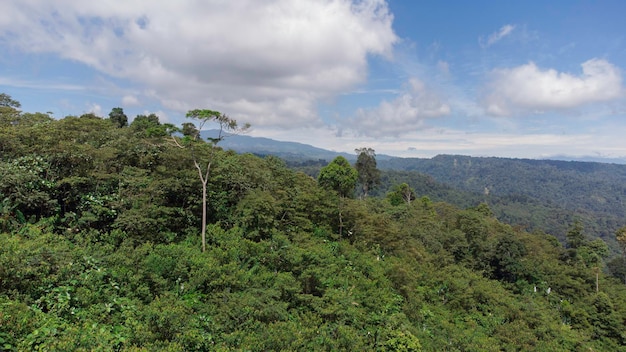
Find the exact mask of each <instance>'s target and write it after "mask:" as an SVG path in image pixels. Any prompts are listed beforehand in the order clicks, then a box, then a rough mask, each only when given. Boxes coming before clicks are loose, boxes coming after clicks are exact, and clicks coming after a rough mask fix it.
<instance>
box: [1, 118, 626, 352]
mask: <svg viewBox="0 0 626 352" xmlns="http://www.w3.org/2000/svg"><path fill="white" fill-rule="evenodd" d="M15 113H16V114H17V115H16V116H17V117H18V118H19V121H20V123H17V124H12V123H9V124H2V125H0V350H7V351H37V350H40V351H98V350H102V351H111V350H112V351H155V350H164V351H230V350H237V351H239V350H249V351H274V350H276V351H278V350H280V351H502V350H505V351H577V350H579V351H589V350H594V351H624V350H626V346H625V345H626V336H625V335H624V322H625V321H626V286H625V285H623V284H622V282H621V281H622V280H623V278H620V279H616V278H613V277H611V276H609V275H606V274H605V273H604V267H603V264H602V263H603V262H602V257H603V255H604V253H605V252H604V250H605V249H606V247H603V243H601V242H594V241H589V240H588V239H587V238H586V237H585V236H583V237H582V242H580V243H578V244H577V245H576V246H568V247H564V246H562V245H560V244H559V242H558V241H557V240H556V239H555V238H554V237H552V236H549V235H546V234H544V233H542V232H539V231H537V232H535V233H527V232H525V231H523V230H522V229H521V228H519V227H512V226H510V225H507V224H504V223H501V222H499V221H498V220H497V219H496V218H495V217H494V215H493V212H492V211H491V209H490V208H489V206H487V205H486V204H478V205H475V206H472V207H466V208H458V207H455V206H453V205H450V204H448V203H444V202H435V201H431V199H430V198H429V197H428V196H427V194H428V193H427V192H424V191H421V190H420V191H415V190H414V189H412V187H414V186H409V184H406V185H400V186H398V187H397V189H395V190H394V192H395V193H393V192H392V193H391V194H390V196H389V197H387V198H384V197H375V196H369V197H367V198H362V199H355V198H353V197H352V196H353V192H354V190H355V187H356V183H357V182H358V171H357V170H356V168H354V167H352V166H351V165H350V164H349V163H348V162H347V160H345V159H343V160H342V159H340V158H338V159H336V160H334V161H333V162H331V163H329V164H328V165H327V166H326V167H325V168H324V169H323V172H320V176H319V178H318V179H317V180H316V179H314V178H312V177H310V176H308V175H305V174H303V173H300V172H294V171H293V170H290V169H288V168H287V167H286V165H285V163H284V162H283V161H282V160H280V159H278V158H275V157H266V158H259V157H257V156H254V155H251V154H236V153H234V152H232V151H226V150H222V149H221V148H219V144H216V143H215V142H217V141H216V140H209V141H206V142H205V141H201V140H199V138H198V131H200V130H201V129H202V126H201V124H200V125H199V126H196V125H186V126H183V127H182V128H181V129H178V128H176V127H175V126H172V125H167V124H162V123H160V122H159V121H158V117H156V116H155V115H149V116H143V117H137V118H135V119H134V121H133V122H132V123H131V124H130V125H128V126H121V124H120V122H119V121H120V120H119V119H118V120H116V119H117V118H119V117H120V116H119V115H116V116H118V117H117V118H116V119H111V118H109V119H102V118H99V117H97V116H93V115H91V114H86V115H82V116H78V117H77V116H67V117H65V118H62V119H59V120H53V119H43V120H39V119H35V120H32V115H34V114H32V115H30V114H27V113H23V112H20V111H16V112H15ZM205 114H206V115H205ZM195 116H198V117H200V120H201V121H200V122H202V121H206V123H207V124H208V123H216V124H218V125H220V123H226V125H223V126H222V127H226V126H227V127H228V129H227V130H232V129H235V130H237V129H238V127H237V125H236V124H235V122H234V121H233V120H230V119H229V118H228V117H227V116H225V115H223V114H221V113H218V112H212V111H210V110H198V111H192V112H190V117H195ZM205 118H206V120H205ZM196 121H198V120H197V119H196ZM22 122H23V123H22ZM244 127H245V126H244ZM176 131H181V132H182V133H180V134H175V133H174V132H176ZM218 138H220V137H218ZM181 147H182V148H181ZM207 165H210V166H207ZM198 166H199V167H198ZM207 170H210V172H207ZM205 180H206V181H205ZM203 183H205V184H206V188H203ZM203 189H204V190H205V192H203ZM204 195H205V196H206V198H205V199H204V201H203V198H204ZM203 213H204V214H205V218H206V223H205V224H204V226H205V227H206V228H205V231H206V239H205V240H206V247H205V250H204V251H203V246H202V243H203V240H202V237H201V233H202V228H203V223H204V222H203V221H202V219H203ZM572 229H573V231H577V227H576V226H573V227H572ZM581 231H582V229H581ZM577 236H578V234H577V233H574V232H572V239H576V238H578V237H577ZM574 247H575V248H574ZM598 283H599V284H598Z"/></svg>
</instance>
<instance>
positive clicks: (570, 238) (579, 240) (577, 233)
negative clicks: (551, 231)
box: [567, 220, 585, 249]
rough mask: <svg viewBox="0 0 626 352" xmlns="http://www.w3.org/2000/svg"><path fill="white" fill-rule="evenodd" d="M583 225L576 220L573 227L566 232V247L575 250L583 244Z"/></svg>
mask: <svg viewBox="0 0 626 352" xmlns="http://www.w3.org/2000/svg"><path fill="white" fill-rule="evenodd" d="M583 231H584V227H583V224H582V223H581V222H580V221H578V220H576V221H575V222H574V225H572V227H571V228H570V229H569V230H568V231H567V245H568V246H569V248H572V249H576V248H578V247H580V246H582V245H583V244H585V234H584V232H583Z"/></svg>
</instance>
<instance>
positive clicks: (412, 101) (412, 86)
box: [345, 78, 450, 137]
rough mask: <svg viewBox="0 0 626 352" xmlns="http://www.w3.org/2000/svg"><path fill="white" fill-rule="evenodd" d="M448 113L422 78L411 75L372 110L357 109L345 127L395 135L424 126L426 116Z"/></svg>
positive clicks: (368, 133)
mask: <svg viewBox="0 0 626 352" xmlns="http://www.w3.org/2000/svg"><path fill="white" fill-rule="evenodd" d="M449 114H450V106H449V105H448V104H446V103H445V102H443V101H442V99H441V98H440V97H439V96H438V95H437V94H436V93H434V92H433V91H432V90H429V89H427V87H426V86H425V85H424V83H423V82H422V81H420V80H419V79H416V78H413V79H411V80H409V82H408V85H407V89H406V90H405V91H404V92H403V93H402V94H401V95H399V96H398V97H397V98H395V99H393V100H391V101H387V100H383V101H382V102H381V103H380V105H379V106H378V107H376V108H373V109H362V108H361V109H358V110H357V112H356V116H355V117H354V118H353V119H351V121H350V122H349V126H345V127H346V128H349V129H352V130H353V131H355V132H356V133H357V134H359V135H362V136H369V137H385V136H399V135H403V134H406V133H409V132H414V131H416V130H419V129H422V128H424V126H425V125H426V120H428V119H433V118H438V117H442V116H445V115H449Z"/></svg>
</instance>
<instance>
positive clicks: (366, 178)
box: [354, 148, 380, 198]
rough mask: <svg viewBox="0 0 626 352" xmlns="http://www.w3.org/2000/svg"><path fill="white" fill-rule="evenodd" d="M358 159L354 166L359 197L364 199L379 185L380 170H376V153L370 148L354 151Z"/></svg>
mask: <svg viewBox="0 0 626 352" xmlns="http://www.w3.org/2000/svg"><path fill="white" fill-rule="evenodd" d="M354 151H355V152H356V153H357V155H358V158H357V160H356V164H355V165H354V166H355V168H356V170H357V171H358V173H359V184H360V185H361V192H362V193H361V195H362V196H363V197H364V198H365V197H367V194H368V193H369V191H370V190H372V189H373V188H374V187H376V186H377V185H379V184H380V170H378V169H377V168H376V152H375V151H374V149H372V148H357V149H355V150H354Z"/></svg>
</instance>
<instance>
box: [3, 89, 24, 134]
mask: <svg viewBox="0 0 626 352" xmlns="http://www.w3.org/2000/svg"><path fill="white" fill-rule="evenodd" d="M21 106H22V105H21V104H20V102H19V101H17V100H13V99H12V98H11V96H10V95H8V94H5V93H0V126H10V125H14V124H16V123H17V121H18V119H19V115H20V111H19V108H20V107H21Z"/></svg>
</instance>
